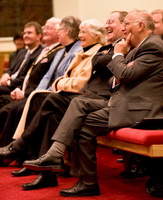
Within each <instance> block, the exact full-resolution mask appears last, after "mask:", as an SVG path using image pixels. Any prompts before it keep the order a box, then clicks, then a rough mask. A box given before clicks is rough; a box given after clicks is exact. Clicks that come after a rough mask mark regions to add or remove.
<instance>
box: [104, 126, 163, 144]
mask: <svg viewBox="0 0 163 200" xmlns="http://www.w3.org/2000/svg"><path fill="white" fill-rule="evenodd" d="M108 137H110V138H113V139H118V140H122V141H126V142H131V143H135V144H142V145H152V144H163V130H143V129H133V128H121V129H119V130H116V131H111V132H110V133H109V134H108Z"/></svg>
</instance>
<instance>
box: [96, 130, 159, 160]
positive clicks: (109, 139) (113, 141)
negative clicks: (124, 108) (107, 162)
mask: <svg viewBox="0 0 163 200" xmlns="http://www.w3.org/2000/svg"><path fill="white" fill-rule="evenodd" d="M97 141H98V143H99V144H102V145H105V146H108V147H112V148H117V149H121V150H125V151H129V152H132V153H136V154H141V155H144V156H149V157H163V130H144V129H134V128H121V129H118V130H115V131H111V132H110V133H109V134H108V135H105V136H100V137H98V138H97Z"/></svg>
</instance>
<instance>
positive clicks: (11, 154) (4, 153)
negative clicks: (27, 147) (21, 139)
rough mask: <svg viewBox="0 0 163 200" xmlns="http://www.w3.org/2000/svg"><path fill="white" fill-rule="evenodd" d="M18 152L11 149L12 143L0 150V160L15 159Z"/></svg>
mask: <svg viewBox="0 0 163 200" xmlns="http://www.w3.org/2000/svg"><path fill="white" fill-rule="evenodd" d="M19 153H20V152H19V151H17V150H15V149H14V148H12V143H10V144H9V145H8V146H5V147H2V148H0V159H16V158H17V157H18V154H19Z"/></svg>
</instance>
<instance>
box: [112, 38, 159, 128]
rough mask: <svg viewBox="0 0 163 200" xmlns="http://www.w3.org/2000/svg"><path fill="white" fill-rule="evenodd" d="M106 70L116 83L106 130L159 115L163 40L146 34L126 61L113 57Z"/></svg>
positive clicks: (120, 57) (119, 57)
mask: <svg viewBox="0 0 163 200" xmlns="http://www.w3.org/2000/svg"><path fill="white" fill-rule="evenodd" d="M108 67H109V68H110V70H111V71H112V72H113V74H114V75H115V77H116V78H117V79H118V80H119V82H120V85H119V86H118V87H117V89H116V90H115V91H114V93H113V95H112V96H111V98H110V100H109V103H108V106H109V128H110V129H116V128H120V127H126V126H131V125H133V124H134V123H135V122H137V121H139V120H141V119H143V118H144V117H158V116H163V41H162V40H161V39H160V37H159V36H156V35H153V34H151V35H149V36H148V37H147V38H146V39H145V41H144V42H143V43H142V44H141V45H140V46H139V47H137V48H135V49H133V50H132V51H131V52H130V53H128V55H127V56H126V58H124V57H123V56H121V55H119V56H116V57H115V58H114V59H113V60H112V61H111V62H110V63H109V64H108Z"/></svg>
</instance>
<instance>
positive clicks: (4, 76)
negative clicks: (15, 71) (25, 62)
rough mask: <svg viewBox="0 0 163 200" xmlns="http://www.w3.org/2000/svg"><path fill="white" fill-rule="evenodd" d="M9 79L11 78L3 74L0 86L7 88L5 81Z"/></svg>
mask: <svg viewBox="0 0 163 200" xmlns="http://www.w3.org/2000/svg"><path fill="white" fill-rule="evenodd" d="M10 79H11V77H10V75H9V74H8V73H5V74H3V75H2V77H1V79H0V85H3V86H8V84H7V81H9V80H10Z"/></svg>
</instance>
